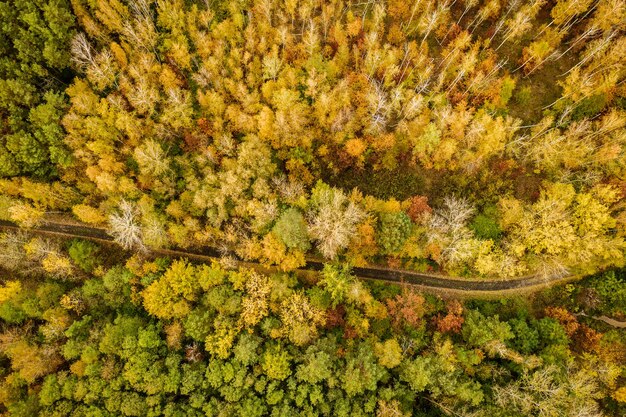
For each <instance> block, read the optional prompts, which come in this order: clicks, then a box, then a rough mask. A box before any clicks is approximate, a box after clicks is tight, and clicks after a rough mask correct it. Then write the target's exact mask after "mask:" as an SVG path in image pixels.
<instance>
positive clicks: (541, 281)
mask: <svg viewBox="0 0 626 417" xmlns="http://www.w3.org/2000/svg"><path fill="white" fill-rule="evenodd" d="M2 229H4V230H24V231H26V232H28V233H37V234H44V235H50V236H59V237H66V238H83V239H89V240H95V241H100V242H108V243H113V238H112V237H111V236H110V235H109V234H108V233H107V232H106V230H104V229H101V228H96V227H90V226H86V225H78V224H68V223H61V222H54V221H47V222H45V223H44V224H43V225H41V226H38V227H35V228H32V229H26V230H25V229H21V228H20V227H19V226H17V225H16V224H14V223H11V222H8V221H3V220H0V230H2ZM152 253H155V254H162V255H166V256H173V257H187V258H189V259H195V260H200V261H208V260H212V259H216V258H219V257H220V253H219V251H218V250H217V249H215V248H212V247H205V248H202V249H185V250H182V249H158V250H152ZM238 262H239V263H240V264H241V265H246V266H251V267H259V266H260V265H259V264H258V263H256V262H243V261H238ZM323 266H324V263H323V262H321V261H319V260H314V259H310V260H307V263H306V265H305V266H304V267H302V268H301V269H300V271H301V272H306V271H320V270H321V269H322V268H323ZM353 273H354V275H356V276H357V277H359V278H363V279H370V280H376V281H387V282H395V283H404V284H411V285H413V286H417V287H420V288H421V289H423V290H426V291H431V292H437V293H444V294H446V293H447V294H450V295H454V296H477V295H488V296H489V295H491V296H502V295H508V294H512V293H519V292H528V291H536V290H539V289H542V288H546V287H549V286H552V285H555V284H560V283H564V282H569V281H573V280H576V279H578V278H580V277H579V276H577V275H569V276H566V277H557V278H551V279H546V278H540V277H537V276H532V275H531V276H525V277H518V278H511V279H508V280H471V279H468V280H464V279H458V278H451V277H446V276H443V275H435V274H424V273H419V272H413V271H405V270H397V269H389V268H381V267H367V268H361V267H354V268H353Z"/></svg>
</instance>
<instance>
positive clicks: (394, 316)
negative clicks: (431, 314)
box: [387, 289, 426, 328]
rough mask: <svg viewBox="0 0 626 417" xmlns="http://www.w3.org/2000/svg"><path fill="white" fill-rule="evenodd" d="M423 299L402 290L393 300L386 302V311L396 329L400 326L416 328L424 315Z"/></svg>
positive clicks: (411, 292) (410, 291) (416, 294)
mask: <svg viewBox="0 0 626 417" xmlns="http://www.w3.org/2000/svg"><path fill="white" fill-rule="evenodd" d="M425 302H426V300H425V299H424V297H423V296H422V295H421V294H420V293H418V292H416V291H413V290H409V289H404V290H403V292H402V294H398V295H396V296H395V298H393V299H389V300H387V311H388V312H389V317H390V318H391V323H392V325H393V326H394V327H396V328H398V327H400V326H402V325H406V326H410V327H418V326H419V325H420V324H421V320H422V317H423V316H424V313H425V308H424V303H425Z"/></svg>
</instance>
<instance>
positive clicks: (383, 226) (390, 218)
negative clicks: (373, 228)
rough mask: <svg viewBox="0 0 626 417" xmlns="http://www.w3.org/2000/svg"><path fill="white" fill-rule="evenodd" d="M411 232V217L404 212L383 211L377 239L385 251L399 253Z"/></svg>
mask: <svg viewBox="0 0 626 417" xmlns="http://www.w3.org/2000/svg"><path fill="white" fill-rule="evenodd" d="M410 234H411V219H410V218H409V216H407V215H406V213H404V212H402V211H401V212H397V213H382V214H381V215H380V227H379V229H378V235H377V237H376V241H377V242H378V244H379V245H380V247H381V249H382V252H383V253H397V252H399V251H400V249H402V245H403V244H404V242H405V241H406V240H407V239H408V237H409V235H410Z"/></svg>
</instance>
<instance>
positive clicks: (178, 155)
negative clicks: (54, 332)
mask: <svg viewBox="0 0 626 417" xmlns="http://www.w3.org/2000/svg"><path fill="white" fill-rule="evenodd" d="M1 4H2V9H0V10H1V11H2V14H3V22H6V23H4V24H3V32H2V33H3V39H4V40H5V42H3V45H4V46H3V48H4V51H3V54H2V55H3V58H2V59H3V61H2V62H3V65H2V66H1V67H0V70H1V71H2V78H3V79H2V84H0V87H1V88H0V91H1V94H2V101H1V102H0V104H1V107H0V115H1V116H2V119H3V136H2V143H1V145H2V146H1V147H0V160H1V161H2V163H1V164H0V170H2V172H1V174H2V175H3V176H4V177H5V179H4V180H2V182H1V187H2V190H3V194H4V197H3V200H2V207H3V209H2V210H1V212H2V213H3V216H4V217H5V218H8V219H12V220H13V221H18V222H21V223H22V224H24V225H25V226H32V225H35V224H37V222H38V221H40V220H41V218H42V217H43V216H45V214H46V212H51V211H54V212H56V211H63V212H66V213H68V214H69V213H70V212H71V213H72V214H73V215H74V216H75V218H77V219H78V220H80V221H83V222H87V223H92V224H95V225H102V226H106V227H109V228H110V229H111V231H112V232H113V233H114V234H115V235H116V236H117V237H118V240H119V242H120V243H122V244H123V245H125V246H126V247H129V248H130V247H135V248H144V247H153V248H154V247H164V246H171V245H175V246H181V247H187V246H190V245H196V246H203V245H212V246H225V247H227V248H228V249H229V250H231V251H234V252H236V254H237V256H239V257H241V258H243V259H247V260H256V261H261V262H264V263H266V264H271V265H279V266H280V267H281V268H282V269H283V270H285V271H289V270H292V269H294V268H296V267H298V266H302V265H303V264H304V259H305V256H306V255H310V256H321V257H323V258H326V259H337V258H341V259H346V260H348V261H350V262H352V263H353V264H356V265H362V264H366V263H370V262H375V263H380V262H382V263H388V264H389V265H391V266H403V267H405V268H412V269H417V270H438V271H445V272H446V273H449V274H453V275H474V276H475V275H479V276H485V277H490V276H502V277H510V276H515V275H524V274H533V273H539V274H542V275H544V276H546V277H551V276H557V275H565V274H568V273H591V272H594V271H597V270H598V269H601V268H605V267H608V266H615V265H617V266H620V265H622V264H623V253H624V248H625V244H624V239H623V235H624V219H625V214H624V210H623V208H624V207H623V204H622V201H623V197H624V192H626V185H625V184H626V183H625V182H624V158H625V152H624V150H623V148H624V142H625V141H626V133H625V130H624V124H625V123H626V118H625V115H624V114H625V111H626V110H625V106H626V98H625V91H626V90H625V88H626V86H625V85H624V75H625V66H624V62H625V61H626V38H625V37H624V36H623V35H624V29H625V27H626V26H625V25H626V23H625V22H626V8H625V5H624V2H623V1H620V0H599V1H587V0H569V1H557V2H553V1H552V2H548V1H532V2H524V1H516V0H515V1H514V0H512V1H504V0H493V1H485V2H477V1H426V0H416V1H414V2H406V1H396V0H392V1H369V2H349V1H343V0H341V1H340V0H335V1H327V2H320V1H224V2H218V1H215V2H193V1H158V2H154V1H150V0H133V1H129V2H126V1H118V0H98V1H82V0H73V1H71V2H69V3H68V2H66V1H57V0H55V1H50V2H45V1H43V0H42V1H36V2H26V3H24V2H15V1H9V2H3V3H1ZM33 51H38V52H39V53H37V54H34V53H33ZM379 176H380V177H381V178H384V179H385V180H386V181H385V182H381V181H379V180H377V178H378V177H379ZM322 181H325V183H324V182H322ZM326 184H329V185H326Z"/></svg>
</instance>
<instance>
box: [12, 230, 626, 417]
mask: <svg viewBox="0 0 626 417" xmlns="http://www.w3.org/2000/svg"><path fill="white" fill-rule="evenodd" d="M2 244H3V247H5V248H6V249H5V251H4V252H3V253H2V254H0V262H1V264H2V266H3V268H13V270H9V269H5V270H4V271H5V272H6V273H7V274H9V276H11V278H10V279H8V280H6V281H5V283H4V285H2V286H0V319H1V320H2V323H3V329H4V331H3V332H2V333H0V352H2V353H1V354H0V378H2V384H1V385H0V404H1V405H0V412H2V411H4V415H7V416H23V417H32V416H35V415H40V416H45V417H53V416H54V417H56V416H58V417H61V416H63V417H65V416H176V417H183V416H184V417H189V416H198V417H199V416H220V417H230V416H246V417H247V416H264V415H271V416H284V417H291V416H339V417H340V416H369V415H376V416H378V417H398V416H433V417H434V416H475V417H478V416H485V417H486V416H490V417H528V416H554V417H557V416H568V417H600V416H616V417H617V416H622V415H624V411H626V385H624V382H625V381H626V368H625V366H624V365H625V364H626V332H625V331H624V330H623V329H622V330H620V329H619V328H616V329H613V328H611V327H610V326H606V325H604V326H602V325H603V323H602V322H600V321H597V320H593V319H590V317H589V315H594V314H611V315H616V316H619V315H621V316H622V317H624V316H625V315H626V273H624V272H621V273H619V274H615V273H613V272H611V273H606V274H604V275H602V276H598V277H595V278H593V279H588V280H586V281H584V282H583V283H581V284H579V285H578V286H577V287H575V288H574V287H573V286H568V287H560V288H556V289H553V290H549V291H547V292H545V293H543V294H540V295H539V296H537V297H535V298H534V299H533V300H532V301H526V300H523V299H522V298H513V299H508V300H507V299H504V300H501V301H491V302H487V301H468V302H465V303H464V304H463V303H461V302H459V301H456V300H452V299H449V300H442V299H441V298H438V297H434V296H430V295H423V294H420V293H419V292H416V291H415V290H413V289H411V288H410V287H401V286H396V285H390V284H373V283H366V282H364V281H360V280H357V279H356V278H355V277H354V276H353V275H352V274H351V272H350V269H349V268H346V267H341V266H337V265H335V266H333V265H327V266H326V267H325V268H324V270H323V271H321V273H320V276H319V278H318V279H317V280H316V281H315V282H306V281H303V280H298V279H296V277H295V276H293V275H290V274H286V273H278V274H270V275H268V274H263V273H261V272H258V271H256V270H253V269H246V268H242V269H238V270H237V269H236V270H232V269H231V270H227V269H224V267H222V266H220V265H219V264H218V263H217V262H215V263H213V264H211V265H207V264H192V263H190V262H188V261H186V260H185V259H178V260H172V259H167V258H145V257H143V256H141V255H133V256H131V257H128V256H127V257H126V258H124V259H119V257H118V259H114V258H113V259H112V258H111V257H110V256H108V259H107V255H106V254H107V253H108V252H109V251H110V248H107V247H104V246H103V247H98V246H97V245H95V244H93V243H91V242H87V241H82V240H73V241H70V242H65V243H64V244H60V243H59V242H55V241H52V240H49V239H46V238H41V237H35V238H32V237H27V236H26V235H24V234H6V235H5V236H4V237H3V241H2ZM24 249H26V250H24ZM20 271H21V272H20ZM583 309H584V311H585V312H586V313H585V314H588V315H582V314H580V313H581V311H582V310H583ZM2 407H4V408H2Z"/></svg>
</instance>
